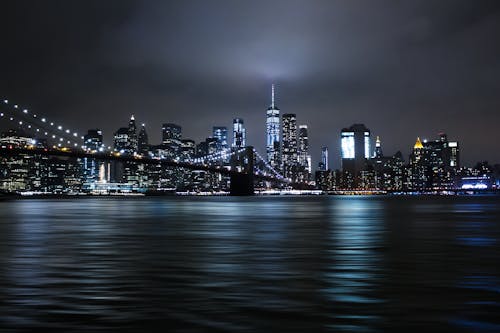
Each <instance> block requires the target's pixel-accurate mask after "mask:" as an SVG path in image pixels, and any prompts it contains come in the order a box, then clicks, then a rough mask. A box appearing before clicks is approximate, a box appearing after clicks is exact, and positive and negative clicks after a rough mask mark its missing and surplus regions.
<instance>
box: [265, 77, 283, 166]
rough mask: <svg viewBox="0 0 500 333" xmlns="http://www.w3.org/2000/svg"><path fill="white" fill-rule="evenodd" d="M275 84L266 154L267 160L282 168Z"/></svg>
mask: <svg viewBox="0 0 500 333" xmlns="http://www.w3.org/2000/svg"><path fill="white" fill-rule="evenodd" d="M274 102H275V101H274V84H273V85H272V86H271V105H270V106H269V107H268V108H267V113H266V114H267V118H266V154H267V161H268V162H269V164H270V165H271V166H272V167H273V168H274V169H280V166H281V150H280V148H281V147H280V109H279V108H278V107H277V106H276V104H275V103H274Z"/></svg>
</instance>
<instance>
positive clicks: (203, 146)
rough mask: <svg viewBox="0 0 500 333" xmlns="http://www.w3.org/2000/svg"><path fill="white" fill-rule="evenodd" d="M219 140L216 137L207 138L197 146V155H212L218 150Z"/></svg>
mask: <svg viewBox="0 0 500 333" xmlns="http://www.w3.org/2000/svg"><path fill="white" fill-rule="evenodd" d="M217 144H218V140H217V139H216V138H206V139H205V141H202V142H200V143H199V144H198V146H196V155H197V156H200V157H201V156H206V155H211V154H214V153H216V152H217V147H218V146H217Z"/></svg>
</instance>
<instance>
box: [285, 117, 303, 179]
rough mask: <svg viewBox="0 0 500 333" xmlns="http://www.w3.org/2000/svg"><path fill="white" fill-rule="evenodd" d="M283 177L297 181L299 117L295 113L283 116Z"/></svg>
mask: <svg viewBox="0 0 500 333" xmlns="http://www.w3.org/2000/svg"><path fill="white" fill-rule="evenodd" d="M282 158H283V175H284V176H285V177H286V178H290V179H292V180H293V181H296V180H297V167H298V161H299V157H298V145H297V117H296V115H295V114H294V113H286V114H284V115H283V152H282Z"/></svg>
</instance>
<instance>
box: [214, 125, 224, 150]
mask: <svg viewBox="0 0 500 333" xmlns="http://www.w3.org/2000/svg"><path fill="white" fill-rule="evenodd" d="M212 130H213V131H212V132H213V134H212V136H213V137H214V138H215V139H217V149H218V150H223V149H227V148H228V144H227V127H226V126H214V127H213V129H212Z"/></svg>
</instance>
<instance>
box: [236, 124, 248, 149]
mask: <svg viewBox="0 0 500 333" xmlns="http://www.w3.org/2000/svg"><path fill="white" fill-rule="evenodd" d="M246 145H247V143H246V130H245V124H244V122H243V119H241V118H235V119H234V120H233V145H232V147H233V148H242V147H246Z"/></svg>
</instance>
